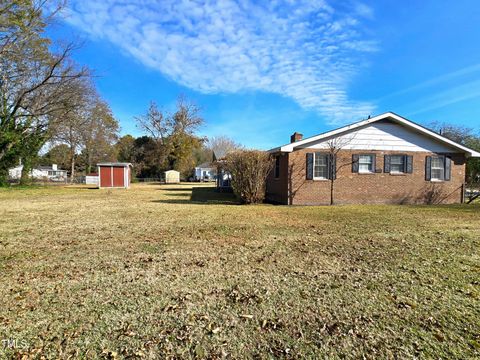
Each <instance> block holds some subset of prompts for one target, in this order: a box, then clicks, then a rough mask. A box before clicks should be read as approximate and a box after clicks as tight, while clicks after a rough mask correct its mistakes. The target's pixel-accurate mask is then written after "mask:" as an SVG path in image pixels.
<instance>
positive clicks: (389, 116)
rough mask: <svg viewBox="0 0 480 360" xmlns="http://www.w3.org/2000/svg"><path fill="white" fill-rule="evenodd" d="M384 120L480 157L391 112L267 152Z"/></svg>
mask: <svg viewBox="0 0 480 360" xmlns="http://www.w3.org/2000/svg"><path fill="white" fill-rule="evenodd" d="M384 119H392V120H394V121H396V122H397V123H400V124H402V125H405V126H407V127H410V128H413V129H415V130H417V131H418V132H419V133H422V134H424V135H427V136H429V137H431V138H434V139H436V140H439V141H441V142H443V143H445V144H448V145H450V146H452V147H454V148H456V149H459V150H462V151H463V152H465V153H467V155H468V156H470V157H480V152H477V151H475V150H473V149H470V148H468V147H466V146H463V145H461V144H459V143H457V142H455V141H452V140H450V139H447V138H446V137H445V136H442V135H440V134H437V133H436V132H434V131H432V130H429V129H427V128H425V127H423V126H421V125H418V124H416V123H414V122H413V121H410V120H408V119H405V118H404V117H401V116H399V115H397V114H395V113H393V112H386V113H384V114H380V115H377V116H374V117H372V118H370V119H367V120H362V121H359V122H356V123H354V124H350V125H347V126H344V127H341V128H338V129H335V130H332V131H328V132H325V133H323V134H319V135H315V136H312V137H309V138H306V139H304V140H300V141H296V142H294V143H290V144H286V145H283V146H280V147H276V148H273V149H270V150H269V151H268V152H270V153H275V152H278V151H280V152H292V151H294V150H295V149H296V148H297V147H300V146H303V145H306V144H309V143H311V142H315V141H318V140H322V139H325V138H328V137H332V136H335V135H339V134H342V133H345V132H348V131H350V130H354V129H357V128H359V127H362V126H365V125H368V124H372V123H375V122H377V121H380V120H384Z"/></svg>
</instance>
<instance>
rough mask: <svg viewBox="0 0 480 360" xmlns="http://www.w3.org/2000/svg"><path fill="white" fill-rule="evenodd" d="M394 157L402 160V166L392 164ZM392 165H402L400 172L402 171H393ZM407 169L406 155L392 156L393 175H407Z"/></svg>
mask: <svg viewBox="0 0 480 360" xmlns="http://www.w3.org/2000/svg"><path fill="white" fill-rule="evenodd" d="M394 157H399V158H401V159H402V162H401V164H394V163H393V162H392V159H393V158H394ZM392 165H400V166H401V167H402V170H400V171H396V170H392V169H393V167H392ZM406 168H407V164H406V156H405V155H390V173H392V174H405V173H406Z"/></svg>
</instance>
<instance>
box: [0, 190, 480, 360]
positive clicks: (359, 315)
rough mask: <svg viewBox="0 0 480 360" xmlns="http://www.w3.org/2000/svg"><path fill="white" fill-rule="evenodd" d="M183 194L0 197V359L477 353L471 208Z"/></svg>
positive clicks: (479, 324) (477, 289)
mask: <svg viewBox="0 0 480 360" xmlns="http://www.w3.org/2000/svg"><path fill="white" fill-rule="evenodd" d="M197 186H199V185H197ZM212 195H214V196H213V198H212V200H211V201H207V199H209V198H210V197H211V196H212ZM190 196H191V186H189V185H172V186H161V185H152V184H144V185H135V186H134V187H133V188H132V189H130V190H128V191H123V190H115V191H106V190H89V189H87V188H82V187H77V188H72V187H66V188H38V189H25V190H0V280H1V281H0V340H2V339H4V340H6V339H10V340H15V341H16V344H15V345H16V347H14V348H10V347H9V346H6V347H3V348H0V356H2V355H3V356H5V357H7V358H9V357H14V358H15V357H20V356H21V355H27V356H31V357H36V358H41V357H42V356H44V357H46V358H68V357H72V358H98V357H107V358H108V357H110V358H137V357H138V358H141V357H145V358H165V357H172V358H221V357H232V358H242V357H259V358H269V357H286V358H299V357H317V358H324V357H331V358H342V357H347V358H361V357H362V356H363V357H366V358H414V357H417V358H418V357H420V358H474V357H478V356H480V352H479V350H480V306H479V300H480V282H479V278H480V276H479V275H480V254H479V246H480V206H479V205H474V206H466V205H464V206H415V207H414V206H338V207H283V206H270V205H260V206H239V205H232V203H234V201H233V199H231V198H228V197H227V198H225V197H223V196H221V195H219V194H214V193H212V192H211V191H209V190H208V189H207V190H205V189H203V191H202V189H200V190H196V191H195V196H194V198H193V200H194V201H193V202H192V201H190ZM224 200H226V201H227V203H226V204H224V203H223V201H224ZM1 345H5V344H0V346H1ZM10 345H12V344H10Z"/></svg>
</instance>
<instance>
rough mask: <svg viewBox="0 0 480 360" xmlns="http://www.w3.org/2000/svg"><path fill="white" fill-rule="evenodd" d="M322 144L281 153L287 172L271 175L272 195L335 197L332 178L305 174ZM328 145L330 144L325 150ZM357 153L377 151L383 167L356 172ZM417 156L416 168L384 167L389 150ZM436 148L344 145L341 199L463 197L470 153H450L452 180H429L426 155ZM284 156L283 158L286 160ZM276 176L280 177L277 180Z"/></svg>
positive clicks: (287, 199) (304, 199) (301, 200)
mask: <svg viewBox="0 0 480 360" xmlns="http://www.w3.org/2000/svg"><path fill="white" fill-rule="evenodd" d="M316 151H320V152H321V151H322V150H321V149H311V148H308V149H300V150H297V151H294V152H292V153H288V154H285V155H283V156H282V159H283V158H285V159H286V160H283V162H285V163H286V164H284V165H283V166H282V167H281V170H283V171H281V175H282V174H285V178H284V177H283V176H281V179H273V175H271V176H269V178H268V179H267V200H269V201H273V202H279V203H282V204H292V205H324V204H329V203H330V181H329V180H306V154H307V153H309V152H316ZM324 151H325V150H324ZM353 154H375V157H376V169H377V170H378V171H381V172H378V173H374V174H358V173H353V172H352V166H351V161H352V160H351V159H352V155H353ZM395 154H403V155H410V156H413V173H411V174H400V175H394V174H389V173H384V172H383V170H384V155H395ZM432 155H436V153H432V152H419V151H414V152H407V151H380V150H360V149H355V150H342V151H340V152H339V153H338V154H337V180H335V182H334V202H335V203H336V204H352V203H356V204H367V203H372V204H384V203H390V204H425V203H459V202H461V201H462V197H463V184H464V180H465V155H464V154H453V153H450V154H447V155H448V156H450V157H451V159H452V168H451V180H450V181H443V182H432V181H426V180H425V159H426V157H427V156H432ZM283 162H282V164H283ZM284 168H286V170H287V171H285V170H284ZM275 181H276V182H277V183H275Z"/></svg>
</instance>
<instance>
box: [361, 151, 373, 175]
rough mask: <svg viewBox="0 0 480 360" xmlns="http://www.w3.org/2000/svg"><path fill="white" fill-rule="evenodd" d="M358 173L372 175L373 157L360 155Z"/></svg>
mask: <svg viewBox="0 0 480 360" xmlns="http://www.w3.org/2000/svg"><path fill="white" fill-rule="evenodd" d="M358 172H360V173H373V155H360V156H359V157H358Z"/></svg>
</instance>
